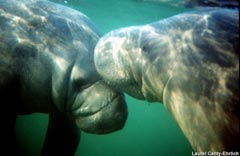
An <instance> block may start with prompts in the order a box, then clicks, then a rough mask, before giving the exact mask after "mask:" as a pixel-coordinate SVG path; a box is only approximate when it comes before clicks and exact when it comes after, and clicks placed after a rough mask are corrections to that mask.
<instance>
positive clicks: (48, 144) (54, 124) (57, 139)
mask: <svg viewBox="0 0 240 156" xmlns="http://www.w3.org/2000/svg"><path fill="white" fill-rule="evenodd" d="M79 141H80V130H79V129H78V128H77V126H76V124H75V121H74V119H73V118H71V117H70V116H68V115H66V114H64V113H60V112H54V113H50V114H49V123H48V129H47V134H46V138H45V142H44V145H43V149H42V153H41V155H43V156H52V155H64V156H73V155H74V153H75V151H76V149H77V146H78V143H79Z"/></svg>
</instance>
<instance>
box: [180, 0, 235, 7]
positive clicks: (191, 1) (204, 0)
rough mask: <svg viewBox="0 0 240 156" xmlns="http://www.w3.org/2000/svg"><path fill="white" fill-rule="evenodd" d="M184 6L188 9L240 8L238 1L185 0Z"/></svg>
mask: <svg viewBox="0 0 240 156" xmlns="http://www.w3.org/2000/svg"><path fill="white" fill-rule="evenodd" d="M183 4H184V5H185V6H187V7H199V6H202V7H223V8H238V7H239V2H238V0H183Z"/></svg>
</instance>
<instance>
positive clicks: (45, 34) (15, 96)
mask: <svg viewBox="0 0 240 156" xmlns="http://www.w3.org/2000/svg"><path fill="white" fill-rule="evenodd" d="M98 40H99V33H98V31H97V29H96V27H95V26H94V24H93V23H92V22H91V21H90V20H89V18H88V17H86V16H85V15H83V14H81V13H79V12H77V11H75V10H73V9H70V8H67V7H64V6H62V5H57V4H54V3H52V2H49V1H44V0H43V1H36V0H8V1H5V0H0V103H1V107H0V110H1V116H0V117H1V121H2V123H1V125H2V126H1V133H0V135H1V141H3V143H2V145H1V152H3V153H4V152H6V153H8V155H18V154H17V153H16V150H15V149H14V146H15V145H14V144H15V143H14V142H15V138H14V124H15V120H16V115H19V114H30V113H34V112H41V113H49V114H50V115H49V116H50V118H49V126H48V131H47V135H46V139H45V143H44V146H43V151H42V155H73V154H74V152H75V149H76V147H77V145H78V142H79V135H80V134H79V129H78V128H80V129H81V130H83V131H86V132H90V133H97V134H99V133H100V134H101V133H109V132H113V131H116V130H119V129H121V128H122V127H123V125H124V123H125V120H126V117H127V108H126V104H125V101H124V97H123V95H122V94H120V93H118V92H116V91H114V90H112V89H111V88H110V87H108V86H107V85H106V84H105V83H104V82H103V81H102V79H101V78H100V76H99V75H98V74H97V72H96V69H95V66H94V62H93V50H94V47H95V45H96V43H97V41H98ZM75 122H76V123H77V126H78V127H77V126H76V124H75ZM28 126H29V128H31V125H28ZM36 135H37V134H36ZM26 137H34V136H26ZM16 148H17V147H16Z"/></svg>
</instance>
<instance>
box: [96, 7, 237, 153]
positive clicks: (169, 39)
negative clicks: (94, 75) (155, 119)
mask: <svg viewBox="0 0 240 156" xmlns="http://www.w3.org/2000/svg"><path fill="white" fill-rule="evenodd" d="M238 23H239V16H238V11H237V10H235V11H234V10H227V9H207V10H206V9H204V10H198V11H194V12H188V13H183V14H179V15H176V16H173V17H170V18H167V19H164V20H160V21H158V22H155V23H152V24H148V25H144V26H132V27H126V28H122V29H119V30H114V31H112V32H109V33H108V34H106V35H105V36H104V37H102V38H101V39H100V41H99V42H98V44H97V46H96V48H95V54H94V61H95V65H96V68H97V71H98V72H99V73H100V75H101V76H102V77H103V78H104V79H105V81H106V82H107V83H108V84H109V85H111V86H113V87H115V89H117V90H119V91H124V92H126V93H128V94H129V95H131V96H133V97H135V98H138V99H145V100H147V101H150V102H153V101H158V102H161V103H163V104H164V105H165V106H166V108H167V109H168V110H169V112H170V113H171V114H172V116H173V117H174V118H175V120H176V122H177V123H178V125H179V126H180V128H181V129H182V131H183V133H184V134H185V136H186V137H187V139H188V140H189V142H190V143H191V145H192V147H193V149H194V150H196V151H236V150H239V25H238Z"/></svg>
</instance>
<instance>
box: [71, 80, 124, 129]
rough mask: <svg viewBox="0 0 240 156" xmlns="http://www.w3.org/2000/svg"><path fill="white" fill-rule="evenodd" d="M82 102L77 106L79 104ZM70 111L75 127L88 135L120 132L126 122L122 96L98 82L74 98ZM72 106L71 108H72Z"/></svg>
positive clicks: (103, 83)
mask: <svg viewBox="0 0 240 156" xmlns="http://www.w3.org/2000/svg"><path fill="white" fill-rule="evenodd" d="M78 99H84V102H83V103H82V104H80V105H79V102H81V100H78ZM74 105H75V106H76V107H75V108H77V109H75V110H72V113H73V115H74V116H75V118H76V124H77V126H78V127H79V128H80V129H81V130H83V131H85V132H88V133H94V134H105V133H110V132H114V131H117V130H120V129H122V128H123V127H124V125H125V122H126V120H127V115H128V111H127V105H126V102H125V98H124V95H123V94H122V93H120V92H117V91H115V90H113V89H112V88H110V87H109V86H108V85H107V84H106V83H105V82H103V81H98V82H96V83H95V84H93V85H92V86H91V87H89V88H88V89H85V91H83V92H82V93H81V94H79V97H77V98H76V100H75V103H74ZM74 105H73V106H74ZM78 105H79V106H78Z"/></svg>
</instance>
